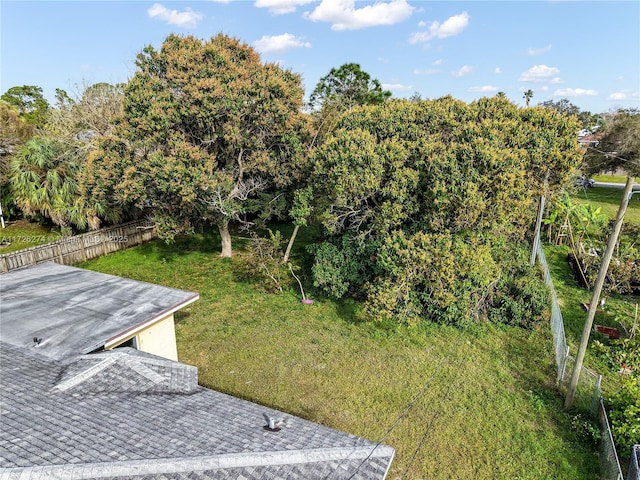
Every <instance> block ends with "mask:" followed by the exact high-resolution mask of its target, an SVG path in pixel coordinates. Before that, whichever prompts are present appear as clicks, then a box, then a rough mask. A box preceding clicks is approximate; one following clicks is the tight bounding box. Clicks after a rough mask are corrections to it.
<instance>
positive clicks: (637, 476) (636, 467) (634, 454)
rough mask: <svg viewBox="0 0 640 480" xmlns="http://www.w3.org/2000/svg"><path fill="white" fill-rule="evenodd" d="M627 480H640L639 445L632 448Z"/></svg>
mask: <svg viewBox="0 0 640 480" xmlns="http://www.w3.org/2000/svg"><path fill="white" fill-rule="evenodd" d="M627 480H640V445H636V446H634V447H633V450H632V451H631V461H630V462H629V473H628V474H627Z"/></svg>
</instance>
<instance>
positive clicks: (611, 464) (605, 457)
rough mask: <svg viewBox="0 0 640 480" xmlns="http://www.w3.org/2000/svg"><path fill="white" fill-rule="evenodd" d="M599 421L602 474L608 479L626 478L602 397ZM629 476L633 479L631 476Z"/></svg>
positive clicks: (599, 402)
mask: <svg viewBox="0 0 640 480" xmlns="http://www.w3.org/2000/svg"><path fill="white" fill-rule="evenodd" d="M598 423H599V424H600V476H601V478H604V479H607V480H609V479H611V480H624V477H623V475H622V469H621V468H620V461H619V460H618V453H617V451H616V446H615V444H614V443H613V435H612V434H611V429H610V428H609V419H608V418H607V410H606V409H605V408H604V399H603V398H602V397H600V400H599V401H598ZM627 478H628V479H629V480H632V479H633V477H631V476H628V477H627Z"/></svg>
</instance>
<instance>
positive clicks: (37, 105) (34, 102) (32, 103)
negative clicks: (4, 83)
mask: <svg viewBox="0 0 640 480" xmlns="http://www.w3.org/2000/svg"><path fill="white" fill-rule="evenodd" d="M0 100H2V101H4V102H6V103H8V104H9V105H11V106H12V107H14V108H15V109H16V110H17V111H18V113H19V114H20V115H21V116H22V118H24V120H25V121H26V122H27V123H28V124H30V125H33V126H34V127H41V126H43V125H44V124H45V122H46V120H47V118H46V117H47V111H48V110H49V102H47V100H46V99H45V98H44V94H43V92H42V88H41V87H38V86H35V85H22V86H19V87H11V88H10V89H9V90H7V91H6V92H5V93H3V94H2V96H1V97H0Z"/></svg>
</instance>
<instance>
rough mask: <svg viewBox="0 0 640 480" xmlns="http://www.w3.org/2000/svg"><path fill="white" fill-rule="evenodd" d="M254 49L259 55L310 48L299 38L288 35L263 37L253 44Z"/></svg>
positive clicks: (308, 44)
mask: <svg viewBox="0 0 640 480" xmlns="http://www.w3.org/2000/svg"><path fill="white" fill-rule="evenodd" d="M253 46H254V48H255V49H256V50H257V51H258V52H260V53H269V52H285V51H287V50H291V49H292V48H301V47H305V48H311V44H310V43H309V42H305V41H303V40H302V38H300V37H296V36H294V35H292V34H290V33H283V34H282V35H272V36H269V35H264V36H263V37H262V38H261V39H260V40H256V41H255V42H253Z"/></svg>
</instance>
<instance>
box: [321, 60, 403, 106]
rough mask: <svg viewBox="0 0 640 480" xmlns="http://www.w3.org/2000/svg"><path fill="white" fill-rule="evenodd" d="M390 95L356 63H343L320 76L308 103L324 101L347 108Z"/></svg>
mask: <svg viewBox="0 0 640 480" xmlns="http://www.w3.org/2000/svg"><path fill="white" fill-rule="evenodd" d="M389 97H391V92H389V91H388V90H384V89H383V88H382V85H381V84H380V82H379V81H378V80H377V79H375V78H374V79H372V78H371V75H369V74H368V73H367V72H365V71H364V70H362V68H361V67H360V65H358V64H357V63H345V64H344V65H342V66H341V67H339V68H332V69H331V71H330V72H329V73H328V74H327V75H325V76H324V77H322V78H321V79H320V81H319V82H318V84H317V85H316V88H315V89H314V91H313V92H312V93H311V96H310V97H309V103H310V104H311V106H313V107H318V106H321V105H324V104H326V103H336V104H339V105H340V106H341V107H342V108H343V109H345V110H349V109H350V108H353V107H354V106H357V105H375V104H379V103H382V102H384V101H385V100H386V99H387V98H389Z"/></svg>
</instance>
